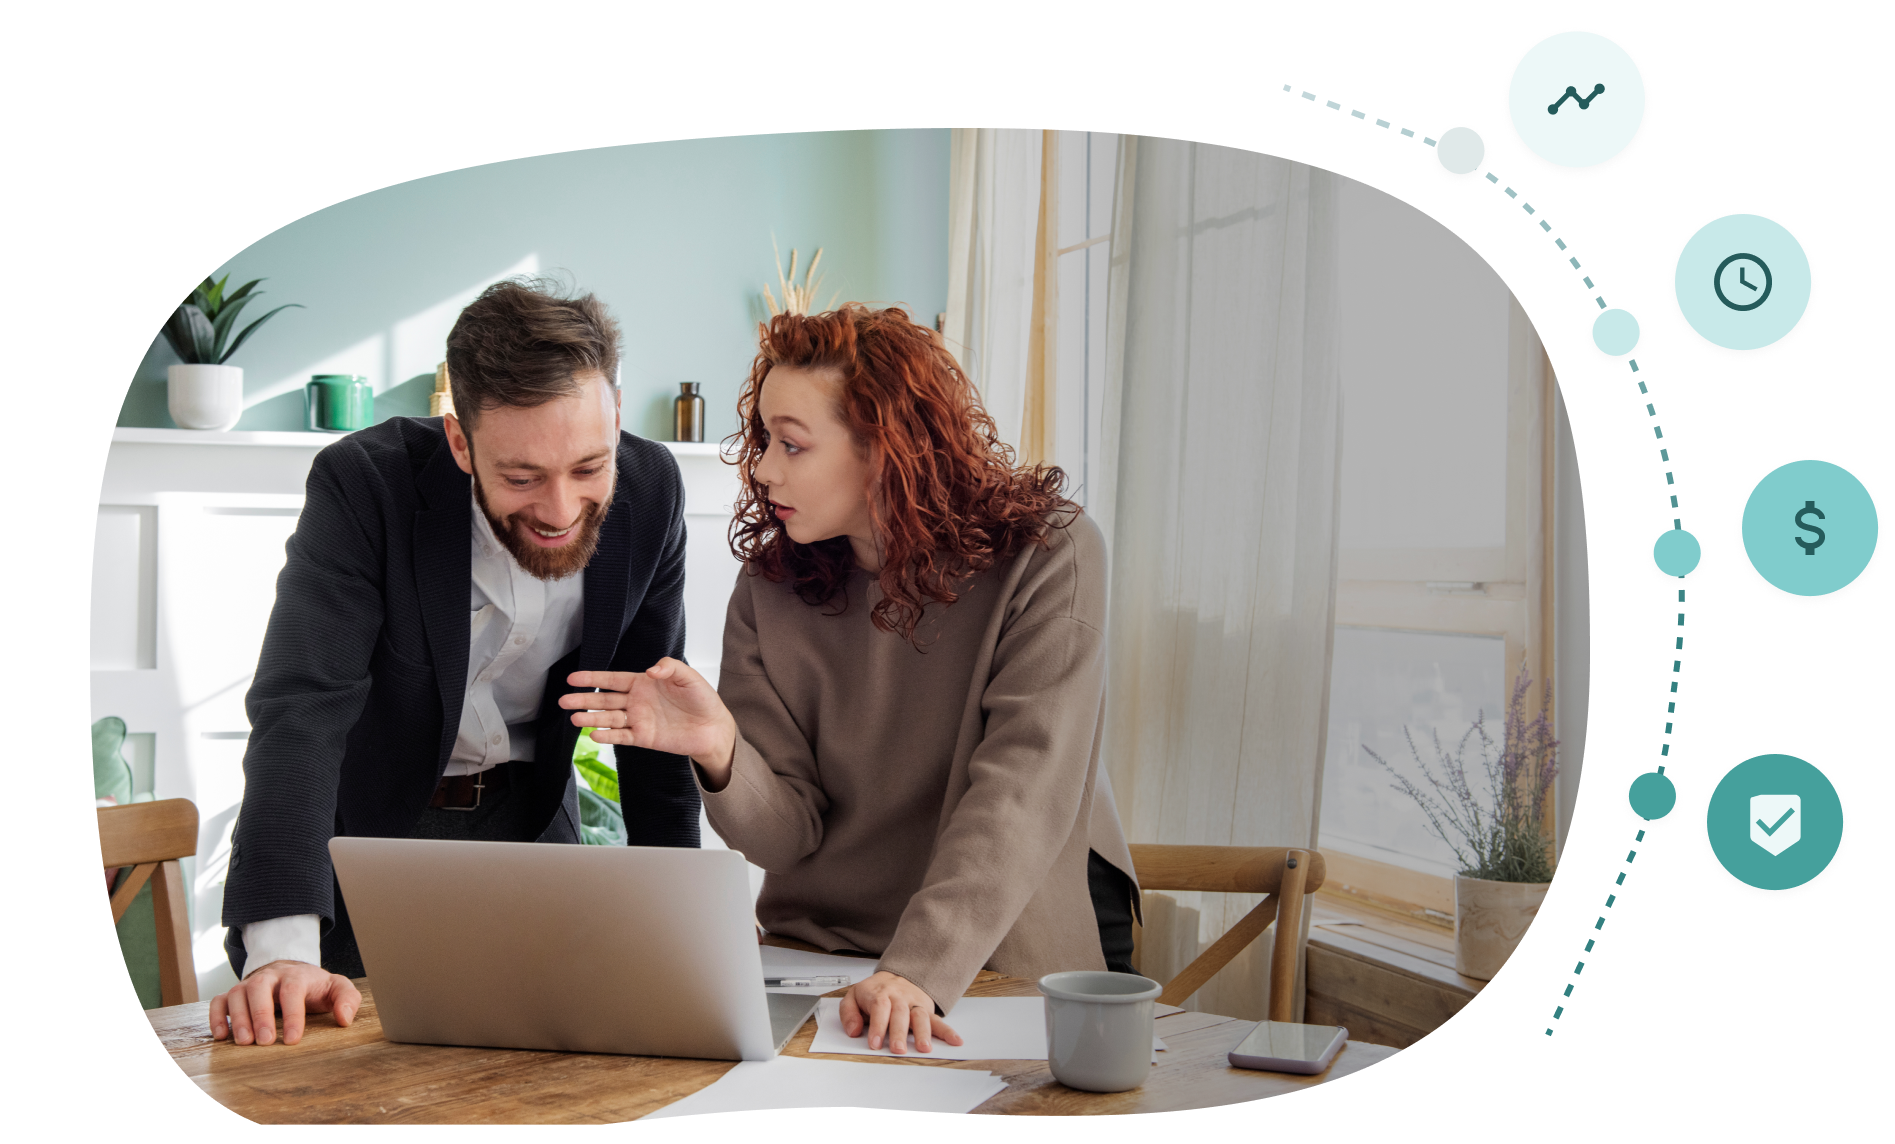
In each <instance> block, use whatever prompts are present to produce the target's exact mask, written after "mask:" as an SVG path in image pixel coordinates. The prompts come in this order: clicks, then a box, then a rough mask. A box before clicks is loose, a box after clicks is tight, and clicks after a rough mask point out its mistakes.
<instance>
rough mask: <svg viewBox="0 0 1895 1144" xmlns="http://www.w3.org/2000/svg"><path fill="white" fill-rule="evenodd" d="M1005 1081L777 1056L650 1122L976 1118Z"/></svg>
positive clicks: (967, 1073) (733, 1073) (745, 1065)
mask: <svg viewBox="0 0 1895 1144" xmlns="http://www.w3.org/2000/svg"><path fill="white" fill-rule="evenodd" d="M1006 1087H1007V1083H1006V1082H1005V1081H1003V1080H1001V1079H1000V1078H999V1077H996V1076H994V1075H993V1074H992V1073H989V1072H980V1071H976V1070H974V1069H929V1068H919V1069H916V1068H899V1067H896V1066H892V1065H871V1064H865V1063H863V1062H860V1061H812V1060H808V1059H806V1058H803V1057H777V1058H776V1059H775V1060H768V1061H744V1062H742V1063H740V1064H738V1065H737V1067H735V1068H733V1069H731V1070H730V1071H729V1072H727V1073H725V1074H724V1076H723V1078H722V1079H720V1080H718V1081H716V1082H714V1083H712V1084H709V1085H706V1086H705V1087H704V1088H701V1089H699V1090H698V1091H696V1092H694V1093H692V1094H691V1095H690V1096H687V1097H685V1098H684V1099H682V1100H678V1101H675V1102H673V1103H671V1104H668V1105H666V1106H665V1107H663V1108H660V1109H658V1110H657V1111H656V1112H649V1113H646V1114H645V1116H644V1119H646V1120H652V1119H656V1118H658V1117H662V1116H691V1115H694V1114H696V1113H701V1112H748V1111H752V1110H757V1109H772V1108H893V1109H901V1110H905V1111H909V1112H971V1111H972V1110H973V1109H975V1108H977V1107H979V1105H980V1104H981V1103H982V1102H983V1101H985V1100H986V1099H987V1098H988V1097H990V1096H993V1095H994V1094H995V1093H997V1092H1001V1091H1002V1090H1004V1089H1005V1088H1006Z"/></svg>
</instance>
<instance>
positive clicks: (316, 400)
mask: <svg viewBox="0 0 1895 1144" xmlns="http://www.w3.org/2000/svg"><path fill="white" fill-rule="evenodd" d="M304 392H305V393H306V394H307V395H308V398H309V429H310V432H312V433H353V432H355V431H356V430H357V429H366V428H368V427H369V426H370V425H372V424H374V422H375V387H374V386H372V385H370V384H369V380H368V378H367V377H364V376H363V375H361V374H359V373H319V374H317V375H316V376H314V377H312V378H310V379H309V386H308V388H307V389H306V390H305V391H304Z"/></svg>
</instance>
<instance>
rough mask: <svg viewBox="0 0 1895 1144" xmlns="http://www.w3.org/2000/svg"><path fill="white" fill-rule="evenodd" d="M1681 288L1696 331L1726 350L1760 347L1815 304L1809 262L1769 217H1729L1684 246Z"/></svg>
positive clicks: (1784, 331) (1682, 304) (1680, 263)
mask: <svg viewBox="0 0 1895 1144" xmlns="http://www.w3.org/2000/svg"><path fill="white" fill-rule="evenodd" d="M1675 285H1676V288H1677V291H1678V308H1679V309H1680V310H1683V311H1684V317H1685V321H1687V322H1690V323H1691V328H1692V329H1694V330H1696V331H1697V332H1698V333H1700V334H1703V335H1704V337H1705V338H1706V339H1708V340H1709V341H1711V342H1714V343H1715V344H1717V345H1720V346H1723V347H1724V348H1725V349H1732V350H1754V349H1760V348H1762V347H1764V346H1767V345H1769V344H1770V343H1772V342H1774V341H1776V340H1777V339H1778V338H1781V337H1782V336H1783V335H1785V334H1787V333H1789V332H1790V331H1791V330H1792V329H1794V328H1795V326H1796V323H1797V322H1798V321H1800V320H1801V319H1802V317H1803V311H1804V310H1805V309H1807V308H1808V307H1809V285H1810V278H1809V258H1808V257H1807V256H1805V255H1804V253H1803V247H1802V244H1800V243H1798V242H1797V241H1796V236H1795V235H1792V234H1791V233H1790V232H1789V231H1787V230H1784V229H1783V228H1782V227H1780V226H1778V225H1777V224H1776V223H1774V222H1771V221H1770V220H1769V219H1767V218H1764V217H1762V216H1761V215H1726V216H1725V217H1723V218H1721V219H1718V220H1716V221H1715V222H1711V223H1707V224H1706V225H1705V226H1704V228H1703V229H1702V230H1700V231H1698V232H1697V233H1696V234H1694V235H1692V236H1691V241H1690V242H1687V243H1685V246H1684V253H1683V254H1680V255H1679V256H1678V275H1677V281H1676V283H1675Z"/></svg>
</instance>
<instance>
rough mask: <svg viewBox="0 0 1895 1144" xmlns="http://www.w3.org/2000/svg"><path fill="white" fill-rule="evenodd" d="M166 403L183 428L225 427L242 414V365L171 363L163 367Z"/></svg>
mask: <svg viewBox="0 0 1895 1144" xmlns="http://www.w3.org/2000/svg"><path fill="white" fill-rule="evenodd" d="M165 404H166V405H168V406H169V407H170V409H171V420H173V421H176V422H177V423H178V425H179V426H180V427H182V428H185V429H228V428H230V427H231V426H233V425H235V424H236V423H237V419H238V418H240V417H242V416H243V367H242V366H235V365H174V366H172V367H171V368H170V369H168V370H166V371H165Z"/></svg>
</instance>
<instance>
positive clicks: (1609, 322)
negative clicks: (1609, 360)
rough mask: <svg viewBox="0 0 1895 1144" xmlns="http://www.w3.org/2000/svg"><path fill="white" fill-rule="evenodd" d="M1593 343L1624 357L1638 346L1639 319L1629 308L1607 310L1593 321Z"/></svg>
mask: <svg viewBox="0 0 1895 1144" xmlns="http://www.w3.org/2000/svg"><path fill="white" fill-rule="evenodd" d="M1592 344H1593V345H1595V346H1598V347H1599V349H1600V350H1601V351H1603V352H1605V353H1609V354H1611V355H1612V356H1613V357H1624V356H1625V355H1626V354H1629V353H1631V352H1632V351H1633V350H1635V349H1637V348H1638V319H1637V318H1634V317H1633V316H1632V315H1631V313H1630V311H1627V310H1607V311H1606V312H1605V313H1603V314H1600V315H1599V317H1598V318H1597V319H1596V320H1594V322H1593V323H1592Z"/></svg>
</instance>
